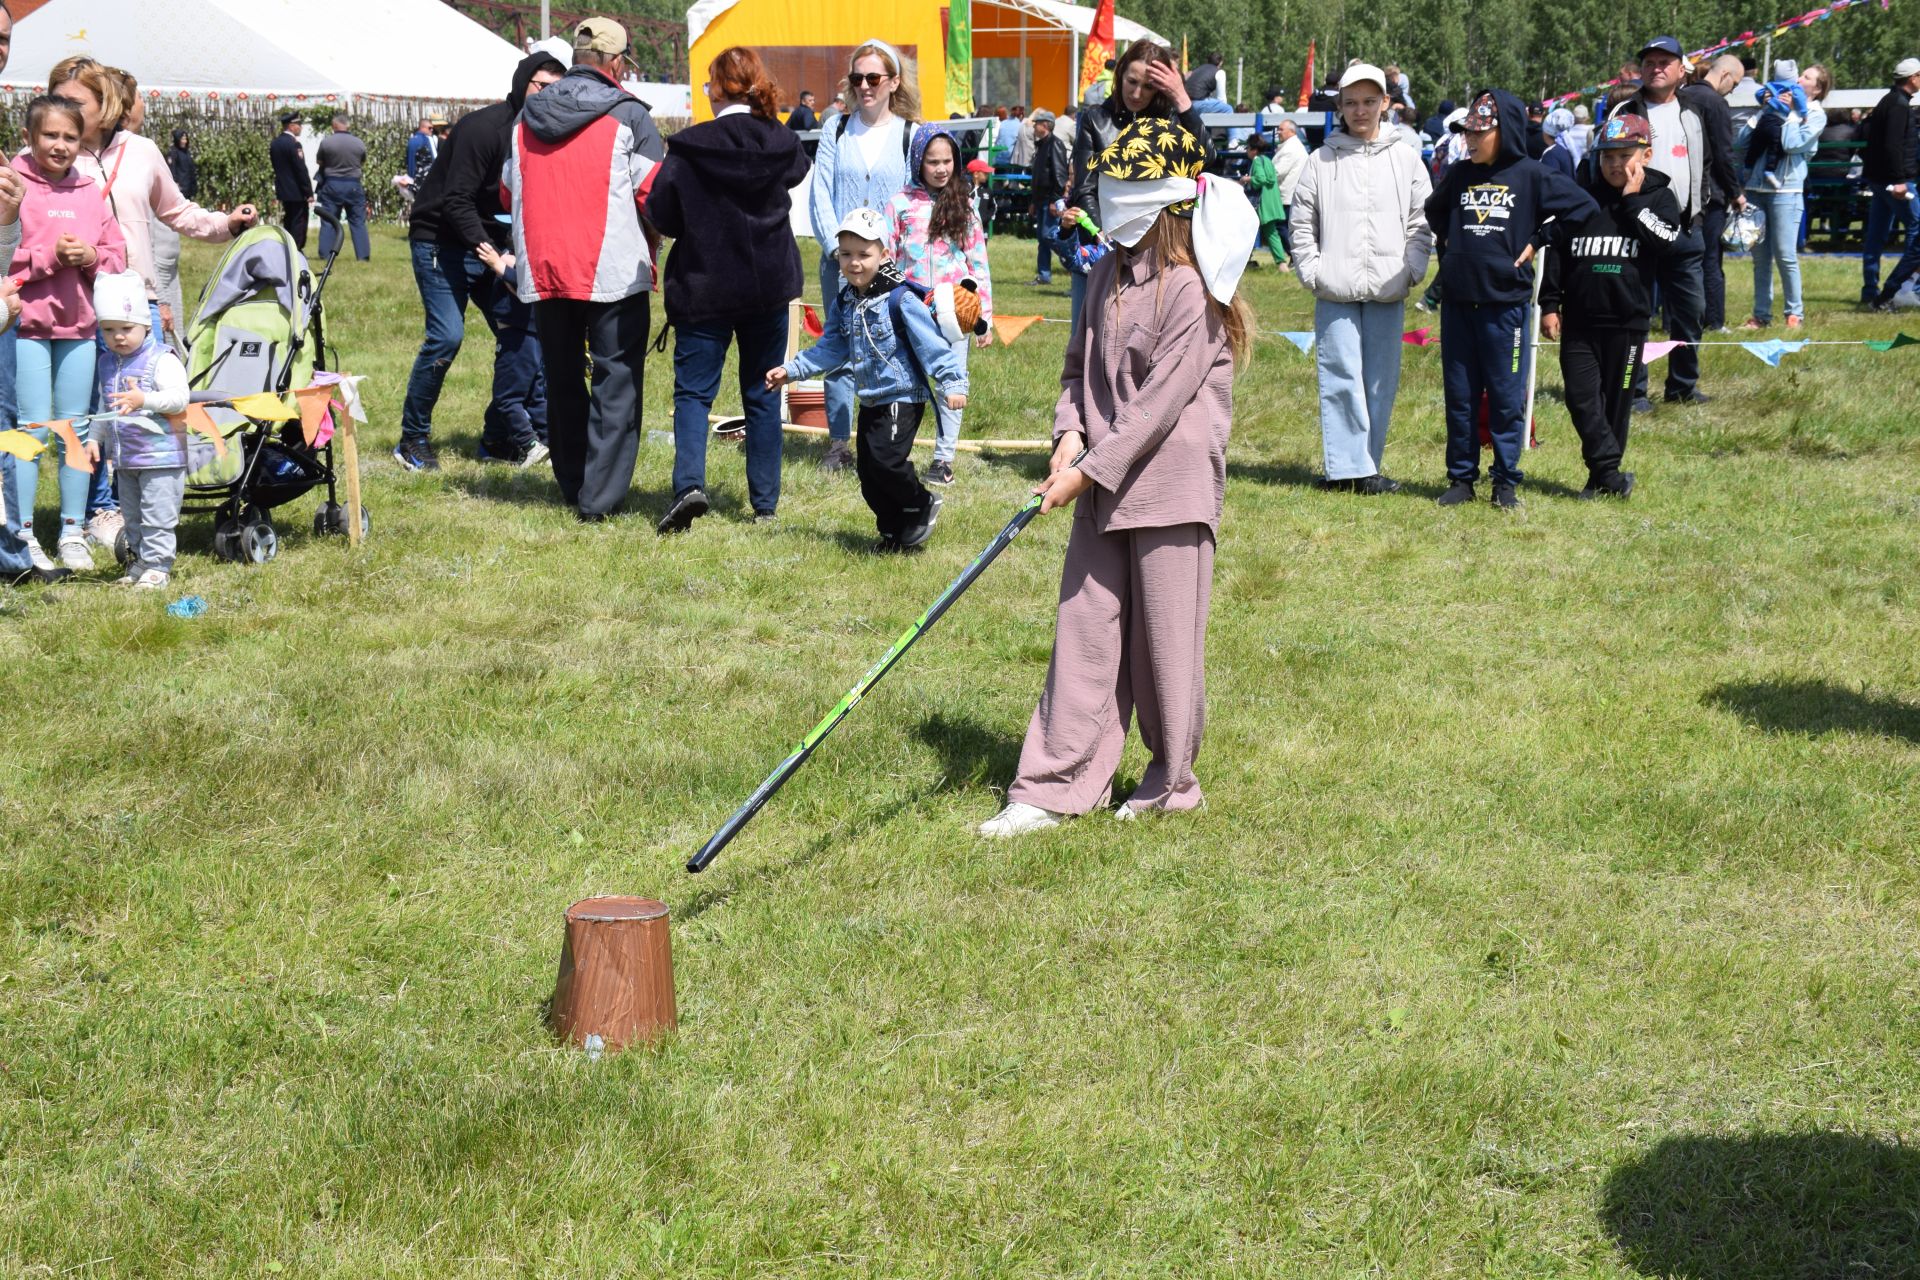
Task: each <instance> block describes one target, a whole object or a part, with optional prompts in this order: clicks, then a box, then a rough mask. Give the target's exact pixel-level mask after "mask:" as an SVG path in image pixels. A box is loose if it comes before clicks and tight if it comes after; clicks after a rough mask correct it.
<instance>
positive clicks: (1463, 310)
mask: <svg viewBox="0 0 1920 1280" xmlns="http://www.w3.org/2000/svg"><path fill="white" fill-rule="evenodd" d="M1465 129H1466V135H1467V146H1468V153H1467V158H1466V159H1465V160H1461V161H1458V162H1456V163H1455V164H1453V165H1452V166H1451V167H1449V168H1448V169H1447V172H1446V176H1445V177H1444V178H1442V179H1441V181H1440V184H1439V185H1438V186H1436V187H1435V188H1434V191H1433V195H1432V196H1430V197H1429V198H1428V200H1427V222H1428V223H1429V224H1430V225H1431V226H1432V227H1433V231H1434V235H1435V237H1436V238H1437V239H1438V240H1439V242H1440V246H1441V248H1442V250H1443V252H1444V256H1443V257H1442V258H1441V259H1440V296H1441V302H1440V366H1441V370H1442V377H1443V379H1444V382H1445V387H1446V399H1447V478H1448V479H1449V480H1451V481H1452V483H1451V484H1450V485H1449V486H1448V487H1447V491H1446V492H1445V493H1443V494H1441V495H1440V498H1439V502H1440V505H1441V506H1445V507H1451V506H1457V505H1459V504H1460V503H1463V502H1468V501H1471V500H1472V498H1473V485H1474V481H1476V480H1478V479H1479V478H1480V440H1479V436H1478V434H1477V432H1476V430H1475V422H1474V419H1475V416H1476V411H1477V409H1478V407H1479V403H1480V396H1481V394H1482V393H1483V392H1484V393H1485V394H1486V397H1487V408H1488V413H1487V426H1488V431H1489V433H1490V434H1491V435H1492V436H1493V501H1494V505H1496V506H1499V507H1503V508H1513V507H1517V506H1519V505H1520V499H1519V497H1518V495H1517V494H1516V493H1515V486H1517V485H1518V484H1519V483H1520V481H1521V479H1522V476H1521V473H1520V451H1521V448H1522V447H1523V445H1524V442H1525V434H1524V433H1525V432H1526V430H1527V423H1526V421H1525V419H1526V413H1527V376H1526V367H1527V366H1526V359H1527V346H1528V344H1529V342H1530V341H1531V335H1530V334H1528V333H1527V328H1528V324H1527V307H1528V302H1529V300H1530V299H1531V297H1532V295H1533V270H1532V263H1533V255H1534V253H1535V251H1536V250H1537V249H1538V248H1539V247H1540V246H1541V245H1543V244H1545V243H1546V239H1547V233H1546V224H1547V223H1548V222H1549V221H1551V220H1553V219H1555V218H1564V219H1566V220H1568V221H1570V222H1584V221H1585V220H1586V219H1588V218H1590V217H1592V216H1593V213H1594V211H1595V209H1596V208H1597V206H1596V205H1595V204H1594V202H1593V197H1592V196H1590V195H1588V194H1587V193H1586V192H1584V191H1582V190H1581V189H1580V188H1579V187H1578V186H1576V185H1575V184H1574V183H1573V182H1572V181H1571V180H1570V179H1568V178H1565V177H1562V176H1561V175H1560V174H1558V173H1554V172H1552V171H1551V170H1548V169H1545V168H1543V167H1542V166H1541V164H1540V162H1539V161H1538V160H1530V159H1528V158H1527V109H1526V107H1525V106H1523V105H1522V104H1521V102H1520V99H1518V98H1516V97H1514V96H1513V95H1512V94H1510V93H1507V92H1505V91H1503V90H1499V89H1495V90H1493V91H1491V92H1489V93H1483V94H1481V95H1480V96H1479V97H1477V98H1475V99H1474V100H1473V104H1472V105H1471V106H1470V107H1468V108H1467V118H1466V121H1465Z"/></svg>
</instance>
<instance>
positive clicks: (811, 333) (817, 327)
mask: <svg viewBox="0 0 1920 1280" xmlns="http://www.w3.org/2000/svg"><path fill="white" fill-rule="evenodd" d="M800 328H801V330H802V331H803V332H804V333H805V334H806V335H807V336H808V337H809V338H818V337H819V336H820V335H822V334H824V333H825V332H826V331H827V326H825V325H823V324H821V323H820V313H819V312H817V311H815V310H814V309H813V308H812V307H810V306H808V305H807V304H806V303H804V302H803V303H801V304H800Z"/></svg>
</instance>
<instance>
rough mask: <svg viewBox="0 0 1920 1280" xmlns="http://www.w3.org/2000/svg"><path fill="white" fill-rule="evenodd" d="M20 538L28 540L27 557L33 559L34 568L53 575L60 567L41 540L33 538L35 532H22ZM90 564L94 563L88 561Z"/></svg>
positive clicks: (27, 530)
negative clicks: (41, 543)
mask: <svg viewBox="0 0 1920 1280" xmlns="http://www.w3.org/2000/svg"><path fill="white" fill-rule="evenodd" d="M20 536H21V537H23V538H25V539H26V540H27V555H28V557H29V558H31V559H32V561H33V567H34V568H36V569H41V570H44V571H46V572H47V573H52V572H53V571H54V570H55V569H58V568H59V567H60V566H59V565H57V564H55V563H54V562H53V557H52V556H50V555H48V554H47V552H46V549H45V548H44V547H42V546H41V545H40V540H39V539H38V538H35V537H34V536H33V530H31V529H25V530H22V531H21V535H20ZM88 563H89V564H91V563H92V561H88Z"/></svg>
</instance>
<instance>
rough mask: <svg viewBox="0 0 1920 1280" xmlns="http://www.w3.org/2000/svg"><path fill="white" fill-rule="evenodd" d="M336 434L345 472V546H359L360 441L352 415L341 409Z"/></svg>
mask: <svg viewBox="0 0 1920 1280" xmlns="http://www.w3.org/2000/svg"><path fill="white" fill-rule="evenodd" d="M335 417H336V418H337V419H338V420H339V426H338V427H337V428H336V434H337V435H338V436H339V437H340V465H341V466H342V467H344V468H345V469H346V472H347V545H348V546H350V547H357V546H359V545H360V440H359V437H358V436H356V435H355V434H354V429H353V426H354V424H353V415H352V414H350V413H348V412H346V410H344V409H342V410H341V411H340V412H339V413H337V414H336V415H335Z"/></svg>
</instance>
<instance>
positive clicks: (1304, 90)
mask: <svg viewBox="0 0 1920 1280" xmlns="http://www.w3.org/2000/svg"><path fill="white" fill-rule="evenodd" d="M1312 96H1313V41H1311V40H1309V41H1307V69H1306V70H1305V71H1303V72H1301V73H1300V105H1299V106H1297V107H1295V108H1294V110H1295V111H1305V110H1306V109H1307V99H1308V98H1311V97H1312Z"/></svg>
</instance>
